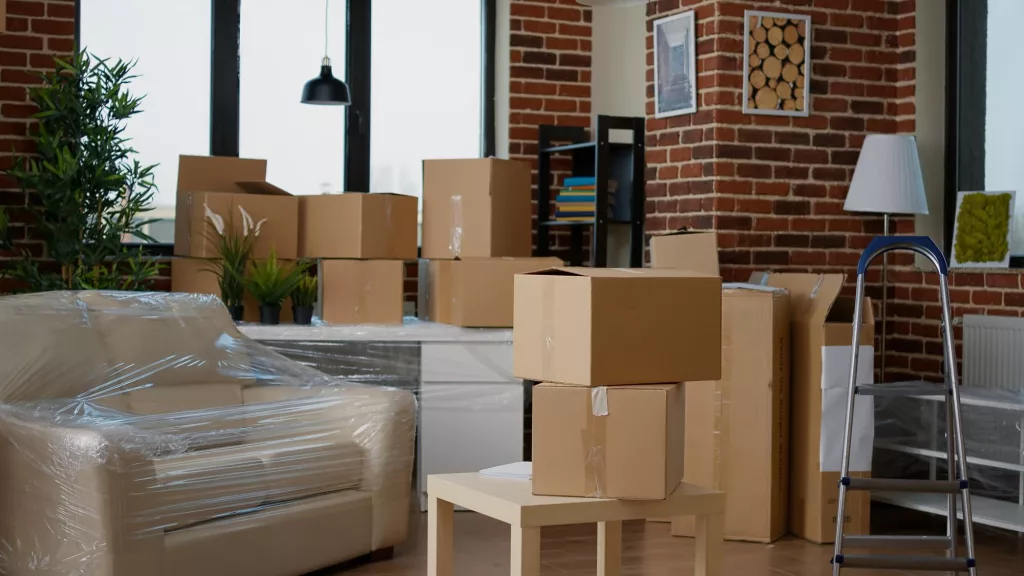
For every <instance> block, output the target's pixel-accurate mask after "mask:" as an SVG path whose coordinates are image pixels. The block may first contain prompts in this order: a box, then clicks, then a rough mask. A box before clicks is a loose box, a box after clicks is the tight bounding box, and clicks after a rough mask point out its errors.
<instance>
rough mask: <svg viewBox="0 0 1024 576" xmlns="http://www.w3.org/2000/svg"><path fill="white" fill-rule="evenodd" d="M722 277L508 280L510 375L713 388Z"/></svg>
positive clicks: (574, 271) (592, 272)
mask: <svg viewBox="0 0 1024 576" xmlns="http://www.w3.org/2000/svg"><path fill="white" fill-rule="evenodd" d="M721 334H722V279H721V278H719V277H718V276H709V275H705V274H699V273H696V272H689V271H683V270H659V269H639V268H638V269H615V268H557V269H549V270H542V271H538V272H533V273H529V274H518V275H516V279H515V310H514V319H513V343H512V347H513V348H512V349H513V372H514V374H515V375H516V377H518V378H523V379H526V380H537V381H540V382H559V383H564V384H579V385H584V386H609V385H617V384H654V383H663V382H687V381H696V380H718V379H719V377H720V376H721V372H722V366H721V360H722V344H721V341H722V339H721Z"/></svg>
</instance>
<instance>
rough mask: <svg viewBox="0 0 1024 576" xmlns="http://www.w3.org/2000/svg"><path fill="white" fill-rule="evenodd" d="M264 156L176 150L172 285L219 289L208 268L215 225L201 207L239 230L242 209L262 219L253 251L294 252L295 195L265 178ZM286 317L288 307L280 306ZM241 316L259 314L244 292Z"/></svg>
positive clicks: (288, 255) (288, 257)
mask: <svg viewBox="0 0 1024 576" xmlns="http://www.w3.org/2000/svg"><path fill="white" fill-rule="evenodd" d="M266 177H267V161H266V160H249V159H244V158H230V157H221V156H181V157H180V159H179V160H178V190H177V198H176V203H175V216H174V255H175V256H177V258H175V259H174V260H172V261H171V290H173V291H175V292H194V293H200V294H216V295H218V296H219V295H220V289H219V288H218V286H217V277H216V276H215V275H214V273H213V272H211V271H210V268H211V265H212V260H213V259H215V258H217V249H216V244H215V240H214V239H215V238H216V231H215V229H214V227H213V225H212V224H211V223H210V221H209V220H208V219H207V217H206V210H207V209H209V210H210V211H211V212H213V213H214V214H216V215H218V216H220V217H221V218H222V219H223V221H224V225H225V227H226V228H229V229H231V230H233V231H234V232H235V233H237V234H241V233H242V231H243V220H242V214H241V211H240V210H239V208H242V209H243V210H245V211H246V212H247V213H248V214H249V215H250V216H251V217H252V219H253V222H254V223H255V222H259V221H260V220H263V219H266V222H264V223H263V225H262V226H261V228H260V234H259V236H258V237H257V238H256V242H255V244H254V245H253V251H252V257H253V258H254V259H257V260H258V259H262V258H266V257H268V256H270V251H271V249H273V250H274V251H275V253H276V256H277V258H278V259H280V260H285V261H294V260H295V259H296V258H297V257H298V228H299V199H298V198H296V197H294V196H292V195H291V194H289V193H288V192H286V191H284V190H282V189H280V188H278V187H277V186H274V185H273V184H270V183H269V182H267V181H266ZM281 316H282V318H281V320H282V321H283V322H290V321H291V310H290V309H289V308H288V307H284V308H283V309H282V310H281ZM245 320H246V321H249V322H256V321H258V320H259V304H258V303H257V302H256V301H255V300H253V299H252V297H251V296H247V298H246V302H245Z"/></svg>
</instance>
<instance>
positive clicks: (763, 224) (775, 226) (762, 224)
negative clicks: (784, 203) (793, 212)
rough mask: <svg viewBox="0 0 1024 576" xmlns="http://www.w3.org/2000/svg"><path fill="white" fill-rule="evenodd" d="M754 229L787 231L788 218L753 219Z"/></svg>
mask: <svg viewBox="0 0 1024 576" xmlns="http://www.w3.org/2000/svg"><path fill="white" fill-rule="evenodd" d="M754 230H758V231H762V232H787V231H789V220H787V219H786V218H758V219H757V220H755V221H754Z"/></svg>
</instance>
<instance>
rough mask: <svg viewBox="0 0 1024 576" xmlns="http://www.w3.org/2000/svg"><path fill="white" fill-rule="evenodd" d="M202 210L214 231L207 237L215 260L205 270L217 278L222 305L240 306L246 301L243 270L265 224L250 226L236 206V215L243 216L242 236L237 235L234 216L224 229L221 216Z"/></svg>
mask: <svg viewBox="0 0 1024 576" xmlns="http://www.w3.org/2000/svg"><path fill="white" fill-rule="evenodd" d="M203 208H204V209H205V211H206V215H205V218H206V220H207V221H208V222H209V225H210V226H212V227H213V233H210V232H209V229H208V230H207V232H206V237H207V239H209V240H210V242H211V243H212V244H213V245H214V249H216V250H217V256H218V258H217V260H215V261H214V262H213V263H212V265H211V266H210V267H209V268H207V270H208V271H210V272H213V273H214V274H215V275H216V276H217V285H218V286H219V287H220V298H221V300H222V301H223V302H224V305H225V306H241V305H242V303H243V300H244V299H245V273H246V267H247V266H248V265H249V258H250V256H252V248H253V245H254V244H255V243H256V238H257V237H258V236H259V235H260V229H261V228H263V223H264V222H266V221H267V220H266V218H264V219H263V220H260V221H259V222H257V223H255V224H253V221H252V217H251V216H249V213H248V212H246V211H245V208H242V207H241V206H239V207H238V211H239V213H240V214H241V216H242V233H241V234H239V233H238V231H237V230H236V229H235V227H234V226H233V217H234V215H231V216H230V217H229V220H228V222H227V225H225V222H224V218H223V216H221V215H220V214H217V213H216V212H214V211H212V210H210V207H209V206H204V207H203ZM250 232H251V233H250Z"/></svg>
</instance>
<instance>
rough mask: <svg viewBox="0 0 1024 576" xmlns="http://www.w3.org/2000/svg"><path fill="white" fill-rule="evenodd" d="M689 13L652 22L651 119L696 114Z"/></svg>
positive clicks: (693, 29) (692, 32)
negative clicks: (652, 79) (652, 82)
mask: <svg viewBox="0 0 1024 576" xmlns="http://www.w3.org/2000/svg"><path fill="white" fill-rule="evenodd" d="M694 22H695V21H694V16H693V10H690V11H689V12H682V13H679V14H673V15H672V16H668V17H666V18H661V19H660V20H655V21H654V117H655V118H667V117H669V116H679V115H682V114H693V113H694V112H696V111H697V55H696V41H695V39H694V36H696V33H697V30H696V27H695V24H694Z"/></svg>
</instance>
